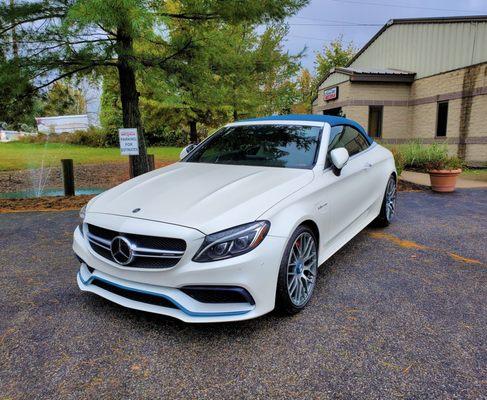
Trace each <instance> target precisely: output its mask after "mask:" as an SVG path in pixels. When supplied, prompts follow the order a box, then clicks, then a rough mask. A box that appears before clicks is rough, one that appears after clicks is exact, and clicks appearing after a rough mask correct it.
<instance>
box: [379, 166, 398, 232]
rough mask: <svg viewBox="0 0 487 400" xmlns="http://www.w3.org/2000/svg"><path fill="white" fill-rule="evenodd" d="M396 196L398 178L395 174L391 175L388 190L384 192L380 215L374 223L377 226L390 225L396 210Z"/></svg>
mask: <svg viewBox="0 0 487 400" xmlns="http://www.w3.org/2000/svg"><path fill="white" fill-rule="evenodd" d="M396 197H397V184H396V178H395V177H394V175H391V176H390V177H389V180H388V181H387V186H386V191H385V193H384V199H383V200H382V206H381V209H380V213H379V216H378V217H377V218H376V219H375V220H374V224H375V225H376V226H381V227H385V226H389V225H390V223H391V222H392V219H393V218H394V214H395V212H396Z"/></svg>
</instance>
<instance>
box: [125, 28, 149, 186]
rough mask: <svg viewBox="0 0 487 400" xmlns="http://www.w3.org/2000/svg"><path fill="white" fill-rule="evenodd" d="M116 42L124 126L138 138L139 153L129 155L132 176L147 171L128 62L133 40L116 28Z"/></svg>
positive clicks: (136, 101)
mask: <svg viewBox="0 0 487 400" xmlns="http://www.w3.org/2000/svg"><path fill="white" fill-rule="evenodd" d="M117 42H118V65H117V68H118V79H119V82H120V100H121V102H122V115H123V127H124V128H137V136H138V139H139V155H138V156H129V161H130V163H131V164H132V169H131V170H132V172H133V175H134V177H135V176H138V175H142V174H145V173H146V172H148V171H149V162H148V160H147V150H146V147H145V139H144V129H143V127H142V120H141V118H140V110H139V95H140V93H139V92H138V91H137V85H136V81H135V70H134V67H133V66H132V65H131V63H130V57H131V54H132V53H133V42H132V38H131V37H130V36H129V35H126V34H124V30H123V28H119V29H118V30H117Z"/></svg>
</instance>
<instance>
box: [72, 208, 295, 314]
mask: <svg viewBox="0 0 487 400" xmlns="http://www.w3.org/2000/svg"><path fill="white" fill-rule="evenodd" d="M86 222H88V223H93V224H97V225H100V226H103V227H106V228H109V229H113V230H116V231H120V232H130V233H140V234H153V233H155V232H158V234H159V235H161V232H164V234H167V235H168V236H169V235H174V236H173V237H181V238H183V239H185V240H186V242H187V250H186V252H185V254H184V256H183V258H182V259H181V260H180V261H179V262H178V264H176V265H175V266H174V267H172V268H168V269H158V270H153V269H151V270H146V269H140V268H130V267H123V266H121V265H118V264H116V263H114V262H112V261H110V260H107V259H105V258H103V257H101V256H99V255H98V254H97V253H95V252H94V251H93V250H92V249H91V247H90V245H89V243H88V241H87V240H86V238H85V237H84V236H83V235H82V234H81V232H80V230H79V228H77V229H76V231H75V232H74V241H73V250H74V252H75V253H76V255H77V256H78V257H79V258H80V259H81V260H82V264H81V268H80V270H79V272H78V277H77V282H78V286H79V288H80V289H81V290H83V291H89V292H92V293H95V294H97V295H99V296H101V297H104V298H106V299H108V300H111V301H113V302H115V303H118V304H120V305H122V306H125V307H129V308H133V309H137V310H142V311H148V312H154V313H157V314H163V315H169V316H172V317H175V318H178V319H180V320H183V321H185V322H223V321H237V320H244V319H251V318H255V317H258V316H260V315H263V314H265V313H268V312H270V311H271V310H272V309H273V308H274V305H275V294H276V284H277V275H278V272H279V265H280V261H281V258H282V254H283V252H284V248H285V245H286V240H285V239H284V238H279V237H273V236H268V237H266V238H265V239H264V241H263V242H262V243H261V244H260V245H259V246H258V247H257V248H256V249H254V250H253V251H251V252H249V253H247V254H244V255H241V256H238V257H234V258H231V259H227V260H222V261H216V262H209V263H195V262H193V261H192V260H191V258H192V257H193V256H194V254H195V253H196V251H197V249H198V248H199V246H200V245H201V243H202V242H203V239H204V236H203V235H202V234H201V233H200V232H198V231H196V230H194V229H191V228H185V227H179V226H177V227H176V226H174V225H169V224H164V223H160V222H154V221H140V220H137V219H133V218H124V217H117V216H111V215H102V214H98V215H88V216H87V221H86ZM142 230H143V231H142ZM176 231H177V232H176ZM88 267H90V268H88ZM100 282H101V283H103V284H100ZM97 283H98V284H97ZM107 285H111V286H107ZM202 285H203V286H236V287H241V288H243V289H245V290H246V291H247V292H248V293H249V294H250V295H251V296H252V298H253V300H254V302H255V304H251V302H239V303H204V302H200V301H197V300H195V299H194V298H192V297H191V296H189V295H188V294H186V293H184V292H183V291H182V290H180V289H181V288H183V287H186V286H202ZM107 287H108V288H110V287H115V288H117V290H107ZM127 291H129V292H127ZM123 293H130V294H132V293H137V294H141V295H149V296H153V297H156V298H157V297H160V298H161V303H163V304H164V303H166V304H169V305H170V307H166V306H160V305H157V304H154V302H152V304H149V303H147V302H145V301H139V300H134V296H125V295H124V294H123ZM129 297H131V298H129ZM139 297H140V296H139ZM168 302H169V303H168Z"/></svg>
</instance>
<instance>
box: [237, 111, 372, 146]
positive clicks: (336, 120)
mask: <svg viewBox="0 0 487 400" xmlns="http://www.w3.org/2000/svg"><path fill="white" fill-rule="evenodd" d="M259 121H311V122H327V123H328V124H330V125H331V126H335V125H350V126H353V127H354V128H357V129H358V130H359V131H360V132H362V133H363V134H364V135H365V137H366V138H367V140H368V141H369V142H370V143H372V142H373V140H372V138H371V137H370V136H369V135H368V134H367V132H365V129H364V128H362V126H361V125H360V124H358V123H357V122H355V121H353V120H351V119H348V118H343V117H335V116H333V115H318V114H288V115H270V116H268V117H260V118H251V119H245V120H242V121H239V122H259Z"/></svg>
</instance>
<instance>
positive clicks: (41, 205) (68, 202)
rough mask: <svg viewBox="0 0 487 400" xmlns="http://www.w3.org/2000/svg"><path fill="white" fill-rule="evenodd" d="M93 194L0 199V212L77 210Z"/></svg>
mask: <svg viewBox="0 0 487 400" xmlns="http://www.w3.org/2000/svg"><path fill="white" fill-rule="evenodd" d="M92 197H94V195H82V196H72V197H64V196H50V197H36V198H32V199H0V213H10V212H28V211H67V210H79V209H80V208H81V207H83V206H84V205H85V204H86V203H88V201H89V200H90V199H91V198H92Z"/></svg>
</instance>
